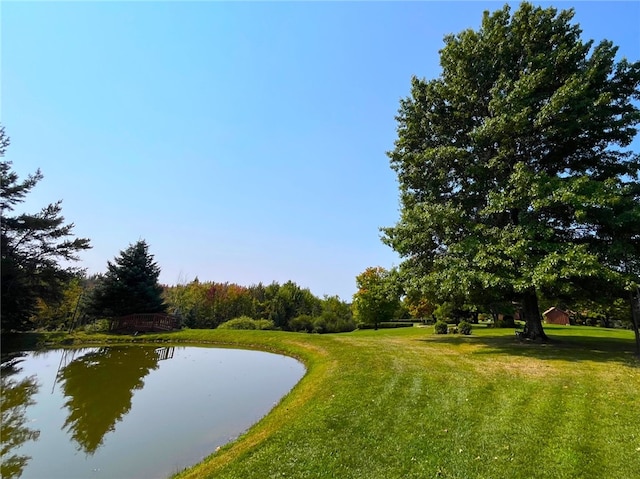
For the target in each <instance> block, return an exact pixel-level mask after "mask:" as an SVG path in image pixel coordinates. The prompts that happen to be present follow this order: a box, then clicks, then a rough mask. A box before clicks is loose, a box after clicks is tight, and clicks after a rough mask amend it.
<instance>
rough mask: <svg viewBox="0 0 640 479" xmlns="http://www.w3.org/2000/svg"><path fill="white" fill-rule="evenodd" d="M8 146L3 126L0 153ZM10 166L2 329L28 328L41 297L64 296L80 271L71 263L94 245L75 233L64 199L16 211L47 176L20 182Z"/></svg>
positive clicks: (0, 176) (4, 197) (1, 165)
mask: <svg viewBox="0 0 640 479" xmlns="http://www.w3.org/2000/svg"><path fill="white" fill-rule="evenodd" d="M8 146H9V138H8V137H7V136H6V135H5V129H4V127H0V157H3V158H4V155H5V151H6V148H7V147H8ZM11 165H12V163H11V162H10V161H5V160H3V161H2V162H0V182H1V190H0V199H1V203H0V206H1V208H2V247H1V249H2V265H1V272H2V280H1V282H0V284H1V289H2V330H3V331H8V330H24V329H29V328H30V327H31V324H30V323H29V319H30V318H31V317H32V316H33V314H34V313H35V312H36V310H37V305H38V300H39V299H40V300H44V301H50V302H51V301H53V302H55V301H57V300H59V299H60V298H61V296H62V292H63V290H64V287H65V285H66V284H67V282H68V281H69V280H70V279H71V278H73V277H76V276H77V275H78V274H79V273H81V271H80V270H79V269H77V268H74V267H71V266H69V262H72V261H77V260H78V257H77V253H78V252H79V251H82V250H85V249H88V248H90V245H89V240H88V239H86V238H73V228H74V225H73V223H69V224H65V223H64V217H63V216H62V214H61V213H62V205H61V202H60V201H58V202H56V203H52V204H50V205H48V206H46V207H45V208H43V209H42V210H41V211H40V212H39V213H36V214H29V213H20V214H12V213H11V212H12V211H13V210H14V208H15V207H16V205H18V204H20V203H22V202H23V201H24V200H25V197H26V196H27V194H28V193H29V192H30V191H31V190H32V189H33V188H34V187H35V186H36V184H37V183H38V182H39V181H40V180H41V179H42V174H41V173H40V170H38V171H36V172H35V173H34V174H33V175H29V176H28V177H27V178H26V179H25V180H22V181H20V180H19V177H18V175H17V173H15V172H14V171H13V170H12V169H11Z"/></svg>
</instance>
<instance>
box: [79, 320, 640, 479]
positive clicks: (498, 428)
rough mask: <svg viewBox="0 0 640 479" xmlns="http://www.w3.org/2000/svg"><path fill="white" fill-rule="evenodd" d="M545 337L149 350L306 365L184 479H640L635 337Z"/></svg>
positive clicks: (267, 335) (508, 332) (245, 338)
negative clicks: (236, 352)
mask: <svg viewBox="0 0 640 479" xmlns="http://www.w3.org/2000/svg"><path fill="white" fill-rule="evenodd" d="M545 330H546V331H547V334H548V335H549V336H550V338H551V339H552V340H553V342H552V343H550V344H529V343H520V342H518V341H517V340H516V339H515V337H514V334H513V329H504V330H492V329H485V328H483V327H477V328H476V329H474V330H473V335H472V336H470V337H460V336H436V335H434V334H433V329H432V328H417V327H416V328H406V329H395V330H379V331H372V330H369V331H356V332H354V333H346V334H338V335H307V334H297V333H284V332H271V331H222V330H219V331H215V330H214V331H198V330H191V331H182V332H178V333H174V334H171V335H158V336H155V335H154V336H150V335H148V336H145V337H144V339H145V340H156V339H157V340H163V339H168V338H171V341H190V342H195V343H197V342H220V343H227V344H228V343H231V344H239V345H245V346H252V347H258V348H264V349H268V350H275V351H282V352H287V353H289V354H292V355H295V356H297V357H299V358H300V359H302V360H303V361H304V362H305V363H306V364H307V368H308V372H307V375H306V376H305V377H304V378H303V380H302V381H301V382H300V383H299V384H298V385H297V386H296V387H295V388H294V390H293V391H292V392H291V393H290V394H289V395H288V396H287V397H285V398H284V399H283V401H282V402H281V403H280V404H279V405H278V406H277V407H276V408H275V409H274V410H273V411H272V412H271V413H270V414H269V415H268V416H267V417H266V418H264V419H263V420H262V421H261V422H259V423H258V424H257V425H255V426H254V427H253V428H252V429H250V430H249V431H248V432H247V433H246V434H244V435H243V436H241V437H240V438H239V439H238V440H237V441H235V442H234V443H232V444H229V445H227V446H225V447H223V448H222V449H220V450H219V451H217V452H215V453H213V454H212V455H211V456H210V457H209V458H207V459H206V460H205V461H204V462H203V463H201V464H199V465H197V466H195V467H193V468H191V469H189V470H187V471H184V472H183V473H181V474H179V475H178V476H177V477H179V478H181V479H182V478H198V479H200V478H206V477H216V478H238V479H246V478H261V479H262V478H286V477H288V478H296V479H302V478H341V479H342V478H363V479H372V478H381V479H391V478H403V479H404V478H421V479H423V478H500V479H503V478H527V479H529V478H571V479H575V478H594V479H595V478H597V479H602V478H615V479H633V478H640V395H639V394H640V363H639V362H638V361H637V360H636V359H634V357H633V351H634V342H633V334H632V333H631V332H630V331H620V330H606V329H601V328H589V327H575V326H570V327H564V326H547V327H546V328H545ZM94 338H95V337H94ZM106 338H107V337H103V339H106ZM78 339H79V340H83V337H82V336H80V337H79V338H78ZM84 339H87V338H84ZM122 339H124V338H122ZM136 339H138V338H136Z"/></svg>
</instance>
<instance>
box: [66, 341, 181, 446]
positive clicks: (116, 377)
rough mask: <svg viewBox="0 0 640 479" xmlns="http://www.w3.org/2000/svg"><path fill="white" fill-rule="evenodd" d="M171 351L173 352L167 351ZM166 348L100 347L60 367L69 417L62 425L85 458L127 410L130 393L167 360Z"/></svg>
mask: <svg viewBox="0 0 640 479" xmlns="http://www.w3.org/2000/svg"><path fill="white" fill-rule="evenodd" d="M169 350H171V351H172V350H173V348H169ZM166 351H167V348H161V349H158V350H156V349H154V348H149V347H132V346H129V347H127V346H125V347H112V346H110V347H104V348H98V349H94V350H91V351H90V352H89V353H87V354H85V355H83V356H81V357H79V358H77V359H75V360H73V361H72V362H71V363H69V364H68V365H66V366H64V367H62V368H61V369H60V371H59V373H58V380H59V381H60V382H61V383H62V385H61V387H62V391H63V393H64V396H65V406H66V407H67V408H68V410H69V416H68V417H67V420H66V421H65V423H64V425H63V429H66V430H67V431H68V432H69V433H70V434H71V437H72V438H73V439H74V440H75V441H76V442H77V443H78V445H79V449H81V450H83V451H84V452H85V453H87V454H93V453H95V452H96V451H97V450H98V448H99V447H100V446H101V445H102V442H103V440H104V436H105V434H106V433H108V432H109V431H113V430H114V429H115V425H116V423H117V422H119V421H121V420H122V418H123V417H124V416H125V415H126V414H127V413H128V412H129V410H130V409H131V399H132V397H133V394H134V390H137V389H141V388H142V387H143V386H144V381H143V378H144V377H145V376H146V375H147V374H149V372H150V371H151V370H153V369H157V368H158V361H159V360H160V359H161V358H162V359H165V358H167V356H168V355H167V353H166Z"/></svg>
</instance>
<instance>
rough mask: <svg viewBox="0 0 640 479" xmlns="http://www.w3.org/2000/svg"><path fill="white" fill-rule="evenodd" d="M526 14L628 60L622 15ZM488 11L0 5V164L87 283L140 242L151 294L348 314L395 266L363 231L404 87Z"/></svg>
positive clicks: (628, 12) (387, 211)
mask: <svg viewBox="0 0 640 479" xmlns="http://www.w3.org/2000/svg"><path fill="white" fill-rule="evenodd" d="M537 4H540V5H543V6H548V5H554V6H556V7H558V8H570V7H574V8H575V9H576V17H575V21H576V22H578V23H580V25H581V27H582V29H583V39H591V38H592V39H594V40H596V41H600V40H603V39H609V40H612V41H613V42H614V43H615V44H616V45H618V46H619V47H620V51H619V54H620V56H626V57H627V58H628V59H630V60H633V61H635V60H638V59H640V28H639V27H638V25H640V2H637V1H635V2H555V3H547V2H544V3H537ZM502 5H504V2H479V1H477V2H455V1H452V2H407V3H404V2H350V3H346V2H313V3H310V2H293V3H286V2H260V3H244V2H235V3H234V2H206V1H204V2H203V1H201V2H190V3H187V2H150V1H144V2H88V1H87V2H67V3H57V2H18V1H6V0H5V1H3V2H2V3H1V4H0V15H1V17H0V18H1V19H0V22H1V27H2V32H1V41H2V45H1V53H2V57H1V68H2V70H1V80H2V84H1V95H0V98H1V100H2V103H1V105H0V114H1V121H2V123H3V124H4V125H5V127H6V130H7V133H8V135H9V136H10V137H11V141H12V143H11V146H10V147H9V150H8V152H7V156H6V159H8V160H11V161H13V164H14V169H15V170H16V171H17V172H18V173H19V174H20V175H21V176H26V175H27V174H28V173H31V172H33V171H35V170H36V169H37V168H40V169H41V170H42V172H43V174H44V176H45V178H44V180H43V181H42V182H41V183H40V184H39V185H38V186H37V187H36V189H34V190H33V192H32V193H31V194H30V196H29V198H28V201H27V202H26V203H25V208H26V209H27V210H29V211H35V210H37V209H39V208H40V207H42V206H44V205H45V204H48V203H50V202H53V201H56V200H58V199H62V200H63V212H64V216H65V218H66V219H67V220H68V221H70V222H74V223H75V225H76V228H75V233H76V235H77V236H82V237H88V238H90V239H91V242H92V245H93V249H92V250H90V251H87V252H85V253H83V254H82V255H81V259H82V266H83V267H86V268H87V269H88V272H89V273H98V272H103V271H105V269H106V263H107V261H108V260H112V259H113V258H114V257H115V256H117V255H118V254H119V252H120V251H121V250H123V249H124V248H126V247H127V246H128V245H129V244H130V243H133V242H135V241H137V240H138V239H145V240H147V242H148V243H149V245H150V249H151V253H152V254H154V256H155V259H156V261H157V262H158V263H159V265H160V266H161V268H162V274H161V276H160V280H161V282H163V283H166V284H176V283H181V282H185V281H190V280H192V279H194V278H195V277H196V276H197V277H198V278H199V279H200V280H201V281H221V282H224V281H229V282H236V283H239V284H243V285H249V284H253V283H257V282H260V281H261V282H263V283H270V282H271V281H278V282H281V283H282V282H285V281H287V280H293V281H295V282H296V283H298V284H299V285H301V286H303V287H308V288H310V289H311V291H312V292H313V293H314V294H316V295H319V296H322V295H325V294H328V295H339V296H340V297H342V298H343V299H345V300H350V299H351V296H352V294H353V293H354V292H355V289H356V288H355V276H356V275H357V274H359V273H360V272H361V271H363V270H364V269H365V268H367V267H368V266H377V265H379V266H384V267H386V268H389V267H392V266H393V265H397V264H398V263H399V261H400V260H399V258H398V257H397V255H396V254H395V253H394V252H393V251H391V250H390V249H389V248H388V247H386V246H384V245H383V244H382V243H381V242H380V239H379V236H380V234H379V228H380V227H381V226H390V225H392V224H393V223H395V221H396V220H397V218H398V214H399V213H398V206H399V203H398V192H397V184H396V179H395V175H394V173H393V171H392V170H391V169H390V168H389V162H388V158H387V156H386V152H387V151H389V150H391V149H392V148H393V142H394V140H395V138H396V132H395V128H396V123H395V120H394V116H395V114H396V112H397V109H398V106H399V100H400V99H401V98H403V97H406V96H407V95H408V93H409V86H410V78H411V76H412V75H417V76H419V77H425V78H434V77H436V76H438V74H439V71H440V70H439V63H438V50H439V49H440V48H441V47H442V45H443V43H442V38H443V36H444V35H445V34H448V33H457V32H460V31H461V30H463V29H466V28H474V29H476V28H478V26H479V25H480V21H481V17H482V12H483V11H484V10H491V11H493V10H496V9H499V8H501V7H502ZM512 5H514V7H517V5H518V3H512ZM634 144H635V145H638V141H636V142H635V143H634ZM635 149H636V150H638V148H637V147H636V148H635Z"/></svg>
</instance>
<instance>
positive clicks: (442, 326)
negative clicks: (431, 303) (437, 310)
mask: <svg viewBox="0 0 640 479" xmlns="http://www.w3.org/2000/svg"><path fill="white" fill-rule="evenodd" d="M448 329H449V326H448V325H447V323H445V322H444V321H436V324H434V325H433V330H434V331H435V333H436V334H447V330H448Z"/></svg>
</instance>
